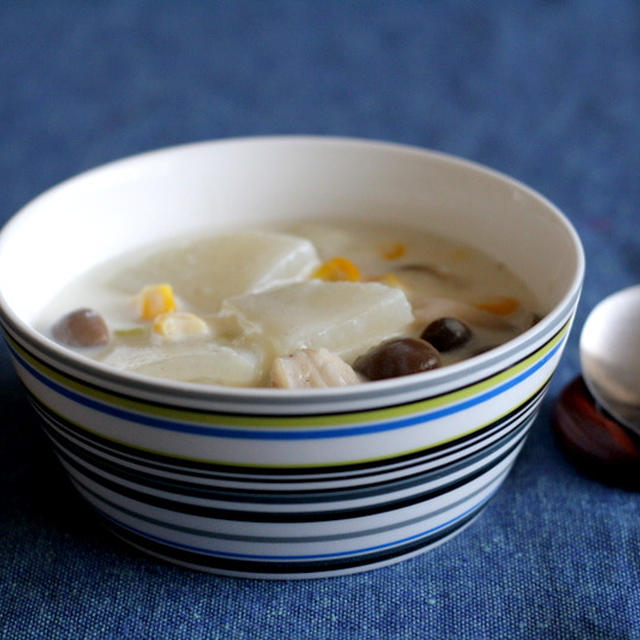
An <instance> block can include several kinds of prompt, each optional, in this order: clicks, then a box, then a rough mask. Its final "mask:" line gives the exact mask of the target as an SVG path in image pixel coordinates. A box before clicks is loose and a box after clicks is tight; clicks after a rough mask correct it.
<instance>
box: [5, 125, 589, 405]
mask: <svg viewBox="0 0 640 640" xmlns="http://www.w3.org/2000/svg"><path fill="white" fill-rule="evenodd" d="M255 143H262V144H301V145H302V144H305V145H315V146H320V145H327V146H328V145H334V146H344V145H347V146H354V147H359V148H367V147H368V148H371V149H378V150H382V151H384V150H389V151H395V152H400V153H403V154H407V155H415V156H416V157H422V158H424V157H431V158H432V159H435V160H436V161H438V162H444V163H446V164H450V165H457V166H459V167H461V168H464V169H466V170H470V171H471V172H473V173H475V174H477V175H484V176H486V177H488V178H492V179H497V180H498V181H500V182H502V183H503V184H507V185H510V186H511V187H513V188H515V189H517V190H518V191H520V192H522V193H526V194H527V195H529V196H530V197H532V198H533V199H534V200H536V201H537V202H539V203H540V205H542V206H543V207H544V208H546V209H547V210H548V211H549V212H550V213H551V214H553V216H554V217H555V219H556V220H557V222H559V223H560V225H561V226H562V228H563V231H564V232H565V234H566V236H567V238H568V239H569V240H570V241H571V245H572V247H573V250H574V254H575V255H574V257H575V261H576V269H575V273H574V274H573V278H572V280H571V283H570V285H569V286H568V287H567V288H566V290H565V293H564V294H563V295H562V298H561V299H560V300H559V301H558V302H557V303H556V304H555V305H554V307H553V308H552V309H550V310H549V311H548V312H547V313H546V314H545V316H544V317H543V318H542V319H541V320H540V321H539V322H538V323H537V324H536V325H534V326H533V327H531V328H529V329H527V330H526V331H524V332H523V333H521V334H519V335H518V336H516V337H515V338H512V339H511V340H508V341H507V342H505V343H503V344H501V345H499V346H497V347H495V348H493V349H491V350H489V351H487V352H485V353H483V354H479V355H476V356H473V357H471V358H467V359H465V360H463V361H460V362H457V363H454V364H450V365H447V366H446V367H442V368H439V369H434V370H431V371H426V372H423V373H416V374H412V375H410V376H401V377H398V378H390V379H385V380H376V381H369V382H367V383H363V384H359V385H351V386H344V387H329V388H326V389H273V388H267V387H233V386H225V385H214V384H203V383H192V382H182V381H176V380H170V379H164V378H154V377H151V376H146V375H141V374H137V373H133V372H130V371H126V370H120V369H116V368H114V367H111V366H109V365H106V364H104V363H102V362H100V361H96V360H93V359H91V358H89V357H88V356H85V355H83V354H81V353H77V352H75V351H73V350H71V349H68V348H66V347H64V346H62V345H59V344H57V343H56V342H55V341H53V340H52V339H50V338H48V337H47V336H45V335H43V334H42V333H40V332H39V331H37V330H36V329H34V328H32V327H31V326H30V325H29V324H28V323H27V322H25V321H24V320H22V319H21V318H20V317H19V316H18V315H17V314H16V313H15V312H14V311H13V309H12V308H11V307H10V306H9V304H8V303H7V301H6V300H5V297H4V295H3V292H2V291H1V290H0V324H1V325H4V329H5V333H14V334H15V335H16V336H20V338H21V339H22V340H24V341H25V342H27V343H29V344H30V345H31V346H33V347H35V348H36V349H37V350H38V351H39V352H40V353H41V354H43V355H44V356H45V357H46V358H47V359H49V360H50V361H52V362H55V363H56V364H60V365H63V366H64V367H65V368H66V369H67V370H70V371H73V372H74V375H76V376H77V377H79V378H81V379H86V378H87V377H90V378H92V379H94V380H100V381H101V382H102V383H107V386H109V383H111V384H115V385H116V386H118V387H122V386H125V387H127V388H128V389H130V390H131V391H132V392H133V393H131V395H133V396H136V394H137V395H138V396H139V395H140V392H142V394H143V395H144V394H152V395H157V394H163V395H167V394H169V395H170V396H171V397H173V398H178V397H181V398H193V399H198V400H203V401H212V400H215V399H221V398H224V399H225V400H229V401H234V402H238V403H240V402H242V401H250V400H253V401H257V402H261V403H269V402H270V401H276V402H277V404H284V403H286V402H288V401H291V402H300V401H305V402H311V403H312V404H316V403H324V402H326V401H327V400H336V399H340V400H350V399H353V400H357V399H360V398H365V397H366V398H370V397H373V396H376V395H381V396H387V398H388V395H389V394H394V393H403V392H405V391H406V392H410V391H411V390H412V389H416V388H418V387H424V388H425V389H428V388H429V387H436V386H440V385H442V384H447V383H448V381H450V380H454V379H456V378H460V377H461V376H468V375H470V374H471V373H473V372H478V371H482V372H486V373H489V370H491V369H492V368H494V367H496V366H498V365H503V364H504V361H505V357H507V356H510V355H515V354H517V355H518V359H521V358H522V356H523V355H525V354H526V353H527V348H528V347H529V346H531V345H533V344H538V343H539V342H540V340H541V339H542V338H543V337H545V336H549V335H551V334H552V333H555V332H556V331H559V330H560V328H561V326H562V325H564V324H565V323H566V321H567V319H568V318H569V317H570V316H571V312H572V311H573V310H574V309H575V306H576V305H577V303H578V299H579V296H580V293H581V289H582V284H583V280H584V272H585V254H584V248H583V246H582V242H581V240H580V238H579V236H578V233H577V231H576V230H575V228H574V226H573V225H572V223H571V222H570V220H569V219H568V218H567V216H566V215H565V214H564V213H563V212H562V211H561V210H560V209H559V208H558V207H557V206H556V205H554V204H553V203H552V202H551V201H550V200H549V199H547V198H546V197H545V196H543V195H542V194H540V193H539V192H537V191H536V190H534V189H533V188H531V187H529V186H527V185H526V184H524V183H522V182H520V181H519V180H517V179H515V178H513V177H511V176H509V175H507V174H505V173H502V172H500V171H497V170H495V169H492V168H490V167H488V166H486V165H483V164H481V163H478V162H475V161H472V160H468V159H465V158H462V157H459V156H456V155H453V154H450V153H446V152H442V151H439V150H433V149H429V148H424V147H420V146H417V145H412V144H405V143H398V142H390V141H386V140H377V139H371V138H357V137H346V136H344V137H343V136H323V135H300V134H283V135H256V136H241V137H226V138H216V139H210V140H200V141H194V142H187V143H182V144H178V145H171V146H167V147H161V148H157V149H152V150H148V151H144V152H141V153H136V154H132V155H129V156H125V157H123V158H119V159H116V160H112V161H109V162H106V163H104V164H101V165H98V166H96V167H93V168H90V169H87V170H85V171H82V172H80V173H78V174H76V175H73V176H71V177H69V178H67V179H65V180H63V181H62V182H59V183H57V184H56V185H54V186H52V187H50V188H48V189H46V190H45V191H43V192H42V193H40V194H39V195H37V196H35V197H34V198H32V199H31V200H29V201H28V202H27V203H25V204H24V205H23V206H22V207H21V208H20V209H18V211H17V212H15V213H14V214H13V215H12V216H11V217H10V218H9V219H8V220H7V221H6V222H5V224H4V225H3V226H2V228H0V251H2V247H3V245H4V243H5V242H7V241H8V237H9V236H10V234H11V229H12V228H13V227H14V225H16V224H17V223H18V221H19V220H20V219H21V218H23V217H25V216H26V215H28V213H29V212H30V211H31V210H32V209H33V207H34V206H35V205H36V204H37V203H40V202H41V201H42V200H43V199H45V198H47V197H49V196H50V195H52V194H54V193H55V192H57V191H58V190H62V189H68V188H71V187H73V185H74V184H75V183H76V182H82V181H85V180H90V179H91V178H92V177H93V176H96V175H100V174H101V173H106V172H108V171H112V170H113V169H117V168H120V167H123V166H126V165H127V164H131V165H133V164H137V163H145V162H146V161H147V160H149V159H151V158H155V157H158V156H161V155H163V154H166V155H173V154H180V153H182V152H183V151H188V150H191V149H195V148H198V147H200V148H205V147H217V146H222V145H238V144H255ZM7 330H8V331H7ZM134 390H135V391H134Z"/></svg>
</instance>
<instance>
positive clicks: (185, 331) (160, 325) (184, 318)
mask: <svg viewBox="0 0 640 640" xmlns="http://www.w3.org/2000/svg"><path fill="white" fill-rule="evenodd" d="M153 331H154V333H157V334H158V335H160V336H162V337H163V338H168V339H170V340H180V339H181V338H191V337H195V336H201V335H206V334H207V333H209V327H208V325H207V323H206V322H205V321H204V320H203V319H202V318H199V317H198V316H197V315H195V314H194V313H189V312H188V311H173V312H170V313H161V314H159V315H157V316H156V318H155V319H154V321H153Z"/></svg>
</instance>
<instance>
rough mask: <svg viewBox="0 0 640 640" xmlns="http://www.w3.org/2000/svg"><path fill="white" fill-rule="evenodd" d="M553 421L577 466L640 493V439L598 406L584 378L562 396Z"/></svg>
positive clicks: (567, 387)
mask: <svg viewBox="0 0 640 640" xmlns="http://www.w3.org/2000/svg"><path fill="white" fill-rule="evenodd" d="M553 422H554V431H555V434H556V437H557V439H558V441H559V443H560V445H561V446H562V448H563V449H564V451H565V453H566V454H567V457H568V458H570V459H571V460H572V461H573V462H574V463H575V464H576V466H578V467H579V468H580V469H582V470H583V471H584V472H586V473H587V474H588V475H590V476H591V477H593V478H595V479H597V480H599V481H600V482H604V483H606V484H609V485H615V486H619V487H624V488H626V489H632V490H640V438H639V437H638V436H636V435H635V434H634V433H632V432H631V431H630V430H629V429H627V428H626V427H623V426H622V425H620V423H619V422H617V421H616V420H615V419H613V418H612V417H611V416H609V415H608V414H607V413H606V412H605V411H604V410H603V409H602V408H600V407H599V406H598V405H597V403H596V402H595V400H594V398H593V396H592V395H591V393H590V392H589V390H588V389H587V386H586V385H585V383H584V380H583V379H582V376H578V377H577V378H575V379H574V380H573V381H572V382H570V383H569V384H568V385H567V386H566V387H565V388H564V390H563V391H562V393H561V394H560V397H559V398H558V401H557V403H556V406H555V412H554V420H553Z"/></svg>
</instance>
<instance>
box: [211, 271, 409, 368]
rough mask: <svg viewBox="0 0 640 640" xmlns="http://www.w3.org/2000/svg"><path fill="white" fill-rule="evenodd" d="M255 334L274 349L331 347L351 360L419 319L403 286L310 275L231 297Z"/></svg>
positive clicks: (228, 308) (229, 311)
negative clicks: (321, 278) (342, 280)
mask: <svg viewBox="0 0 640 640" xmlns="http://www.w3.org/2000/svg"><path fill="white" fill-rule="evenodd" d="M222 313H223V314H226V315H230V316H235V317H236V318H237V319H238V323H239V325H240V326H241V327H242V329H243V331H244V332H245V335H246V336H247V337H248V339H249V340H253V341H254V342H256V343H257V344H261V345H263V346H264V348H265V349H267V350H270V351H271V353H272V355H275V356H279V355H287V354H291V353H293V352H295V351H296V350H298V349H303V348H310V349H320V348H325V349H328V350H329V351H331V352H333V353H335V354H337V355H339V356H340V357H342V358H343V359H345V360H350V359H352V358H354V357H355V356H357V355H358V354H359V353H361V352H362V351H363V350H365V349H367V348H369V347H370V346H372V345H374V344H377V343H378V342H379V341H380V340H382V339H384V338H387V337H389V336H393V335H397V334H399V333H401V332H402V331H403V330H404V329H405V328H406V327H407V325H408V324H409V323H411V321H412V320H413V315H412V313H411V307H410V305H409V303H408V301H407V298H406V296H405V294H404V292H403V291H402V290H401V289H396V288H392V287H387V286H384V285H382V284H379V283H357V282H324V281H321V280H310V281H306V282H299V283H294V284H290V285H286V286H283V287H278V288H275V289H271V290H269V291H264V292H261V293H255V294H249V295H245V296H239V297H236V298H232V299H230V300H227V301H226V302H225V304H224V305H223V307H222Z"/></svg>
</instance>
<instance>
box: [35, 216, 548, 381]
mask: <svg viewBox="0 0 640 640" xmlns="http://www.w3.org/2000/svg"><path fill="white" fill-rule="evenodd" d="M538 313H539V309H538V308H537V303H536V301H535V300H534V297H533V295H532V293H531V292H530V291H529V289H528V288H527V287H526V285H525V284H524V283H523V282H521V281H520V280H519V279H518V278H517V277H516V276H515V275H514V274H513V273H512V272H511V271H510V270H509V269H508V268H507V267H506V266H505V265H504V264H502V263H500V262H497V261H495V260H493V259H491V258H490V257H489V256H487V255H485V254H484V253H482V252H481V251H479V250H478V249H476V248H473V247H470V246H467V245H462V244H459V243H456V242H453V241H451V240H448V239H446V238H443V237H441V236H437V235H434V234H431V233H429V232H426V231H422V230H417V229H410V228H396V227H392V226H386V225H367V227H366V228H363V227H362V224H361V223H357V222H352V223H343V222H341V223H335V224H330V225H329V224H314V223H305V224H298V225H288V226H282V227H281V228H272V229H268V230H262V229H259V230H251V231H229V232H226V233H221V234H215V235H211V236H204V237H202V236H201V237H197V238H193V237H191V238H183V239H181V240H179V241H178V240H173V241H172V242H171V243H170V244H164V245H162V246H153V247H147V248H145V249H144V250H140V251H137V252H136V253H135V254H128V255H125V256H120V257H118V258H117V259H116V260H111V261H109V262H108V263H105V264H102V265H100V266H98V267H97V268H94V269H92V270H91V271H90V272H88V273H86V274H85V275H84V276H82V277H80V278H79V279H78V280H77V281H75V282H72V283H71V284H70V285H69V286H67V287H66V288H65V289H64V290H63V291H61V292H60V293H59V294H58V295H57V296H56V297H55V299H54V300H53V301H52V302H51V304H50V305H49V306H48V307H47V309H46V310H45V312H44V313H43V315H42V317H41V318H40V322H39V328H40V329H41V330H42V331H43V332H44V333H46V334H47V335H49V336H51V337H52V338H53V339H55V340H57V341H58V342H60V343H62V344H64V345H66V346H68V347H70V348H72V349H75V350H78V351H80V352H82V353H84V354H86V355H88V356H89V357H91V358H94V359H96V360H98V361H101V362H104V363H106V364H109V365H110V366H113V367H116V368H118V369H123V370H127V371H132V372H135V373H139V374H143V375H149V376H154V377H159V378H167V379H173V380H180V381H185V382H195V383H204V384H221V385H231V386H243V387H252V386H254V387H255V386H259V387H280V388H308V387H327V386H341V385H351V384H359V383H366V382H367V381H369V380H377V379H383V378H389V377H395V376H401V375H409V374H412V373H417V372H422V371H427V370H430V369H433V368H438V367H442V366H447V365H449V364H452V363H454V362H458V361H460V360H463V359H466V358H469V357H473V356H474V355H477V354H479V353H482V352H484V351H487V350H489V349H491V348H493V347H495V346H497V345H499V344H502V343H504V342H506V341H508V340H510V339H512V338H513V337H515V336H517V335H518V334H520V333H522V332H523V331H525V330H526V329H528V328H529V327H531V326H532V324H534V323H535V322H536V320H537V318H538Z"/></svg>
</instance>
